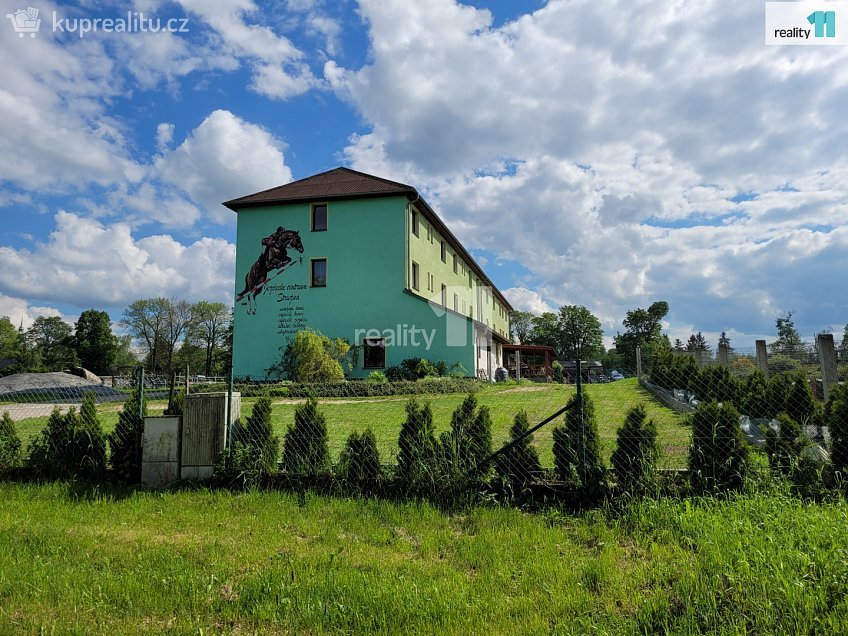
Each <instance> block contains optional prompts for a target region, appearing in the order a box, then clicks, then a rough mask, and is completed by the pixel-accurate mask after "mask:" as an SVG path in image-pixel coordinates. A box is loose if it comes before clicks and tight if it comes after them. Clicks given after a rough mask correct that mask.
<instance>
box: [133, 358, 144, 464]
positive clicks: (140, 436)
mask: <svg viewBox="0 0 848 636" xmlns="http://www.w3.org/2000/svg"><path fill="white" fill-rule="evenodd" d="M138 421H139V422H141V425H140V426H138V427H137V429H138V432H137V433H136V436H135V438H136V439H135V452H136V461H137V463H138V471H139V472H138V479H139V480H141V462H142V460H143V459H144V458H143V453H144V449H143V448H142V445H143V444H144V367H139V369H138Z"/></svg>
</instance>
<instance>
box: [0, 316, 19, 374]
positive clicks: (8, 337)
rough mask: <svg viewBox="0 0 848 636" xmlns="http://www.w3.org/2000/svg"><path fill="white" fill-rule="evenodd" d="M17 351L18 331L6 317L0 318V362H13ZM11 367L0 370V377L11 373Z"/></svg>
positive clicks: (12, 370) (12, 369) (12, 368)
mask: <svg viewBox="0 0 848 636" xmlns="http://www.w3.org/2000/svg"><path fill="white" fill-rule="evenodd" d="M17 350H18V330H17V329H15V326H14V325H13V324H12V321H11V320H9V317H8V316H3V317H2V318H0V361H3V360H14V359H15V355H16V353H17ZM14 371H15V369H14V367H13V366H7V367H5V368H4V369H0V375H2V374H3V373H4V372H5V373H13V372H14Z"/></svg>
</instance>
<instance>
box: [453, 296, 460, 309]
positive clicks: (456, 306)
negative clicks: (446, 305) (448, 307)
mask: <svg viewBox="0 0 848 636" xmlns="http://www.w3.org/2000/svg"><path fill="white" fill-rule="evenodd" d="M453 310H454V311H459V296H458V295H457V294H454V295H453Z"/></svg>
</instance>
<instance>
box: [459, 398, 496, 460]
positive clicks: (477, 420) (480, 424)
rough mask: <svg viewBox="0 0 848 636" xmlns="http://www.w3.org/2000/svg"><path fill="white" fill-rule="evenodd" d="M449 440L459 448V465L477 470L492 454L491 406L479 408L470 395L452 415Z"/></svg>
mask: <svg viewBox="0 0 848 636" xmlns="http://www.w3.org/2000/svg"><path fill="white" fill-rule="evenodd" d="M450 443H451V445H452V446H453V448H454V449H455V450H456V454H455V458H456V462H457V465H456V468H458V469H459V470H460V471H462V472H463V473H466V474H468V473H476V472H477V471H478V469H483V466H482V463H483V460H484V459H486V458H487V457H488V456H489V455H491V454H492V418H491V415H490V414H489V409H488V407H485V406H484V407H480V408H479V409H478V408H477V398H476V397H475V396H474V395H473V394H469V395H468V396H467V397H466V398H465V399H464V400H463V401H462V404H460V405H459V406H458V407H456V409H455V410H454V412H453V414H452V415H451V431H450Z"/></svg>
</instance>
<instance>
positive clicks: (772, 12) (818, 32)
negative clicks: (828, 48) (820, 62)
mask: <svg viewBox="0 0 848 636" xmlns="http://www.w3.org/2000/svg"><path fill="white" fill-rule="evenodd" d="M846 21H848V2H843V1H840V2H825V1H821V0H819V1H816V2H812V1H809V0H805V1H803V2H766V44H779V45H795V46H817V45H818V46H821V45H845V44H848V29H846V28H845V25H846V24H848V22H846Z"/></svg>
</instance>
